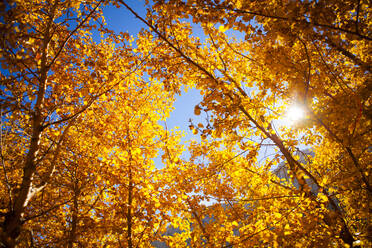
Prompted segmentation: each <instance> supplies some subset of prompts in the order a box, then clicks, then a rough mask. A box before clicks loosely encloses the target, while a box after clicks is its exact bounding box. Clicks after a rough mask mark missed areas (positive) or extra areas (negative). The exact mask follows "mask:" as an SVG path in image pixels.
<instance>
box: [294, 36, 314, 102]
mask: <svg viewBox="0 0 372 248" xmlns="http://www.w3.org/2000/svg"><path fill="white" fill-rule="evenodd" d="M297 38H298V39H299V41H300V42H301V43H302V45H303V47H304V49H305V54H306V59H307V63H308V72H307V76H306V82H305V95H304V104H305V105H306V104H307V94H308V91H309V87H310V76H311V61H310V56H309V51H308V49H307V46H306V43H305V41H303V40H302V39H301V38H300V37H297Z"/></svg>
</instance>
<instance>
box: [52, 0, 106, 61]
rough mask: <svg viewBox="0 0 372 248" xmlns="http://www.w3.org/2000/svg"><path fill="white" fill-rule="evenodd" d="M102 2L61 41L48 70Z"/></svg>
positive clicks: (101, 0)
mask: <svg viewBox="0 0 372 248" xmlns="http://www.w3.org/2000/svg"><path fill="white" fill-rule="evenodd" d="M102 2H103V0H100V1H99V2H98V3H97V5H96V6H95V7H94V8H93V9H92V10H91V11H90V12H89V14H88V15H87V16H86V17H85V18H84V20H82V21H81V22H80V23H79V25H77V26H76V27H75V29H74V30H72V31H71V32H70V33H69V35H68V36H67V38H66V39H65V40H64V41H63V43H62V45H61V47H60V48H59V50H58V51H57V53H56V55H55V56H54V58H53V59H52V61H51V62H50V63H49V65H48V66H47V67H48V68H50V67H51V66H52V65H53V64H54V62H55V61H56V59H57V58H58V56H59V54H60V53H61V52H62V50H63V49H64V47H65V45H66V44H67V42H68V41H69V40H70V38H71V37H72V35H73V34H74V33H76V32H77V31H78V30H79V28H81V26H83V24H84V23H85V22H86V21H87V20H88V19H89V18H90V17H91V16H92V15H93V13H94V12H95V11H96V10H97V8H98V6H99V5H100V4H101V3H102Z"/></svg>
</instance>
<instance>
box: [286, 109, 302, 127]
mask: <svg viewBox="0 0 372 248" xmlns="http://www.w3.org/2000/svg"><path fill="white" fill-rule="evenodd" d="M304 117H305V111H304V109H303V108H302V107H300V106H298V105H292V106H290V107H289V108H288V110H287V112H286V115H285V117H284V122H285V123H286V125H293V124H295V123H296V122H298V121H299V120H301V119H303V118H304Z"/></svg>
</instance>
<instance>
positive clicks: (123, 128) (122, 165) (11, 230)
mask: <svg viewBox="0 0 372 248" xmlns="http://www.w3.org/2000/svg"><path fill="white" fill-rule="evenodd" d="M107 4H108V2H107V1H88V2H87V1H58V0H56V1H39V2H36V1H14V2H13V1H10V2H6V3H5V4H2V5H1V7H2V11H1V29H2V30H1V66H2V70H1V88H0V90H1V98H0V99H1V123H2V125H1V164H2V169H1V174H0V179H1V181H0V185H1V216H0V221H1V228H0V244H1V246H2V247H15V246H21V247H34V246H37V247H51V246H52V247H76V246H79V247H81V246H84V247H90V246H92V247H99V246H116V247H147V246H148V245H149V244H150V243H151V242H152V241H154V240H156V239H158V236H160V235H161V234H162V233H163V232H164V231H165V228H166V225H167V224H168V223H169V221H167V219H168V220H169V219H170V217H169V214H170V212H171V209H170V208H171V207H176V205H172V204H171V202H172V201H175V200H176V199H173V198H172V199H171V197H170V196H169V197H168V198H166V197H164V198H162V197H161V194H168V193H167V190H166V189H165V185H166V183H164V182H163V183H161V179H159V178H162V173H161V172H159V171H158V170H157V169H156V168H155V166H154V162H153V159H154V158H155V157H157V156H158V153H159V151H160V150H164V151H165V149H166V150H167V154H169V156H176V155H175V154H177V153H179V152H181V151H182V148H181V147H179V148H180V149H179V150H177V151H176V150H175V147H177V143H178V140H179V136H180V133H177V132H174V131H172V130H167V129H166V128H164V127H163V125H162V124H161V123H162V122H161V120H165V118H166V117H167V116H169V112H170V111H171V110H172V107H171V106H172V102H173V100H174V99H173V93H174V91H166V90H164V89H165V87H164V84H161V83H159V82H158V81H157V80H156V79H155V78H152V77H149V76H146V75H147V74H146V71H144V69H143V66H144V65H145V64H146V63H147V62H146V61H148V60H149V58H150V57H151V56H150V55H151V52H152V50H153V49H154V48H155V47H154V46H151V44H152V43H150V44H149V43H146V40H149V39H147V37H145V36H144V37H143V38H138V44H137V45H136V47H137V48H136V49H137V50H138V52H136V51H134V50H133V48H132V46H131V44H133V43H134V40H133V38H131V37H130V36H129V34H127V33H120V34H115V33H113V31H111V30H108V29H107V28H106V27H105V21H104V18H103V15H102V8H103V7H104V6H105V5H107ZM93 32H96V33H98V34H100V35H101V37H102V38H101V40H100V41H99V42H97V41H95V40H93V38H92V33H93ZM168 147H169V148H168ZM172 147H173V148H172ZM168 181H169V180H168ZM162 192H163V193H162ZM172 197H174V194H172ZM174 219H176V218H174Z"/></svg>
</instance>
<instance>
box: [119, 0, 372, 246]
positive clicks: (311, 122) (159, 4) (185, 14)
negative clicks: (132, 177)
mask: <svg viewBox="0 0 372 248" xmlns="http://www.w3.org/2000/svg"><path fill="white" fill-rule="evenodd" d="M120 2H121V3H122V4H123V5H125V6H126V7H127V8H128V9H130V7H129V6H127V5H126V3H125V2H123V1H120ZM368 10H369V4H368V2H367V1H356V2H341V1H251V2H248V1H155V4H154V5H153V11H152V12H151V13H149V15H148V17H147V19H146V20H145V19H142V18H141V17H140V16H138V15H136V13H134V14H135V15H136V16H137V17H138V18H139V19H141V20H142V21H143V22H144V23H146V24H147V25H148V27H149V28H150V29H151V30H152V31H153V32H154V33H155V34H156V35H157V36H158V39H161V40H163V41H164V42H165V43H167V44H168V46H169V49H170V51H172V52H173V53H176V55H175V57H178V58H179V57H181V58H182V60H183V63H182V62H180V63H178V69H179V70H177V72H178V73H180V72H182V78H180V82H181V83H182V84H184V85H189V86H190V85H191V86H193V85H195V86H196V88H198V89H199V90H200V92H201V94H202V96H203V101H202V102H201V104H199V105H198V106H196V108H195V114H197V115H199V114H200V113H201V112H205V113H206V123H204V124H203V123H199V124H198V125H196V124H195V125H192V126H191V127H192V128H193V129H194V130H196V131H195V132H198V131H199V132H201V138H202V140H203V141H202V142H201V143H199V144H198V145H194V146H191V152H192V154H193V156H192V157H191V161H190V163H191V164H192V163H194V165H192V166H191V165H190V168H189V172H188V173H187V174H186V175H187V178H188V179H185V181H186V182H185V183H184V185H182V186H181V187H183V188H189V187H192V189H191V190H190V191H189V193H192V192H195V191H196V192H202V193H201V194H202V195H203V196H204V197H211V198H214V199H216V200H217V201H218V202H223V204H227V205H229V204H230V205H231V206H230V207H227V208H223V209H224V210H223V211H220V213H217V212H218V210H216V209H221V208H220V207H219V206H221V205H220V204H219V203H216V204H215V206H214V208H215V209H214V210H212V208H205V207H204V210H203V211H202V212H203V214H201V215H202V216H199V217H196V220H195V221H192V220H191V222H193V223H194V225H195V228H194V230H192V231H190V232H191V235H192V236H195V237H197V238H196V239H198V240H199V241H198V242H200V243H199V245H200V246H205V245H206V244H208V243H209V245H211V246H213V245H216V244H217V243H218V244H219V245H224V244H226V242H229V243H230V244H234V245H242V246H254V245H263V244H267V245H273V246H277V245H280V246H291V247H292V246H301V247H302V246H314V245H316V246H334V245H349V246H352V245H353V243H354V242H355V241H356V240H357V239H358V240H359V241H360V242H361V243H362V244H364V245H366V246H368V245H369V244H370V242H371V240H370V238H368V237H370V236H371V226H370V224H368V219H369V218H370V205H369V202H370V197H371V167H370V162H369V161H370V160H371V152H370V142H371V138H370V137H371V135H370V132H371V115H370V111H371V105H370V101H371V99H370V95H371V83H370V70H371V69H370V65H369V64H370V63H371V56H370V55H369V53H368V50H369V49H370V42H371V34H370V28H369V27H370V25H371V19H370V15H369V13H368ZM188 21H192V22H193V23H194V25H196V24H198V25H199V27H201V28H202V30H203V31H204V34H205V36H206V38H205V40H204V42H203V41H201V40H200V39H198V38H197V37H191V36H192V28H193V27H191V25H190V24H189V23H187V22H188ZM234 34H235V35H236V34H238V35H239V36H244V39H234V38H232V37H231V35H234ZM159 63H161V61H159ZM183 66H184V67H183ZM170 72H172V73H173V71H172V70H168V71H166V72H165V73H164V74H167V73H170ZM174 74H175V73H174ZM162 76H163V77H165V76H166V75H162ZM290 104H297V105H301V106H302V108H304V109H305V111H306V120H305V121H302V122H301V123H299V124H298V125H296V126H295V127H282V128H280V130H278V127H276V126H275V120H277V119H279V118H280V117H281V116H283V115H284V113H285V107H286V106H288V105H290ZM265 146H273V147H275V149H276V151H277V153H275V154H274V155H273V156H271V157H269V159H267V160H264V161H262V160H261V161H258V160H257V158H258V155H259V154H260V151H261V152H262V150H263V147H265ZM301 146H307V147H309V148H311V149H312V150H313V152H314V153H315V156H314V157H310V156H309V157H307V163H303V162H301V160H299V158H298V156H296V154H295V152H298V151H299V150H300V147H301ZM244 153H245V154H246V155H245V157H242V154H244ZM200 160H201V161H202V162H200ZM279 161H285V163H286V165H287V168H288V171H289V174H290V177H291V179H292V180H291V183H288V182H282V181H279V179H278V178H277V177H276V176H275V175H273V173H272V172H271V169H272V168H275V165H277V164H278V162H279ZM195 171H197V173H195ZM197 175H198V176H197ZM195 177H196V178H198V180H194V179H195ZM308 178H309V179H311V181H312V182H313V183H315V184H316V186H317V187H318V188H319V191H318V192H311V190H310V189H311V188H310V186H309V185H308V183H307V179H308ZM188 180H189V181H190V182H191V184H192V185H193V186H190V185H189V183H187V181H188ZM294 182H296V183H298V185H299V187H298V188H296V187H294V186H293V184H294ZM268 185H269V186H268ZM191 198H192V197H191ZM248 202H249V204H248ZM195 204H196V205H193V206H190V208H189V210H188V211H186V212H185V218H186V217H187V216H190V213H193V211H194V209H197V208H199V207H200V201H196V203H195ZM197 206H199V207H197ZM251 206H254V207H251ZM273 206H275V207H273ZM226 209H228V211H233V210H234V212H233V213H228V211H227V210H226ZM235 212H236V213H235ZM208 215H209V216H214V221H212V222H211V223H209V224H208V225H206V226H202V225H201V224H199V227H200V228H196V226H198V223H199V221H198V219H203V216H208ZM226 215H227V216H228V218H226ZM229 223H230V225H229ZM231 223H234V225H236V228H237V229H238V230H239V235H238V236H234V235H232V232H231V230H230V234H231V235H230V236H229V235H227V234H226V232H225V233H224V234H221V233H223V230H226V228H227V227H229V226H231ZM198 230H199V231H200V232H199V231H198ZM197 232H199V233H197ZM203 233H204V234H203ZM206 234H208V235H206ZM221 237H224V239H222V240H221ZM257 237H260V238H257ZM359 241H358V242H359ZM195 242H197V241H195ZM195 246H197V245H196V243H195ZM227 246H228V245H227Z"/></svg>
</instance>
